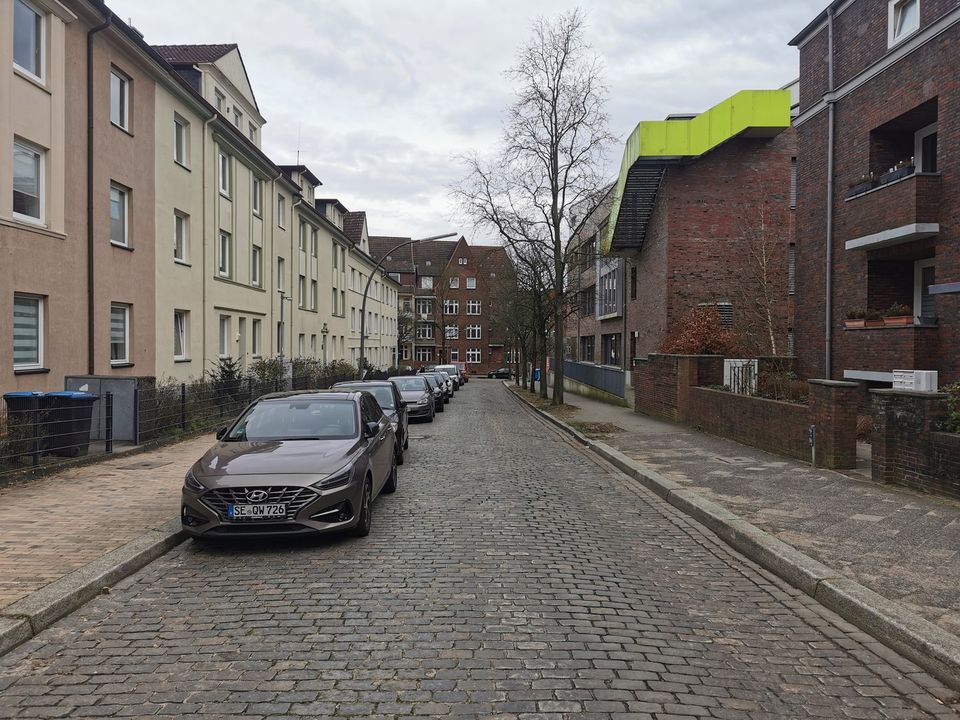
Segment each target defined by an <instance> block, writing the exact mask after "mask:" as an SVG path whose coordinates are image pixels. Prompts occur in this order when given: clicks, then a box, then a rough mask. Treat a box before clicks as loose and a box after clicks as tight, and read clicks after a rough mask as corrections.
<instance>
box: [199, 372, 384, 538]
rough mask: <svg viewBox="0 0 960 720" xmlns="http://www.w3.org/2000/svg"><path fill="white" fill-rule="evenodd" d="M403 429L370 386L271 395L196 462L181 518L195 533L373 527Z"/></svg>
mask: <svg viewBox="0 0 960 720" xmlns="http://www.w3.org/2000/svg"><path fill="white" fill-rule="evenodd" d="M396 445H397V439H396V436H395V435H394V432H393V427H392V426H391V424H390V421H389V420H388V419H387V417H386V416H385V415H384V414H383V412H382V411H381V410H380V406H379V405H378V404H377V401H376V400H375V399H374V397H373V395H371V394H369V393H367V392H349V393H347V392H315V391H308V392H294V393H281V394H276V395H265V396H264V397H262V398H260V399H259V400H257V401H256V402H254V403H252V404H251V405H250V406H249V407H248V408H247V409H246V410H245V411H244V412H243V413H242V414H241V415H240V417H239V418H237V420H236V421H234V423H233V424H232V425H229V426H227V427H226V428H223V429H222V430H221V431H220V432H218V433H217V443H216V445H214V446H213V447H212V448H210V449H209V450H208V451H207V452H206V453H205V454H204V456H203V457H202V458H200V460H198V461H197V462H196V463H194V465H193V467H192V468H190V471H189V472H188V473H187V475H186V478H185V479H184V487H183V493H182V508H181V513H180V517H181V521H182V523H183V529H184V530H185V531H186V532H187V533H188V534H189V535H192V536H193V537H198V538H217V537H230V536H233V537H236V536H263V535H299V534H310V533H327V532H337V531H342V530H351V531H352V532H353V534H354V535H358V536H363V535H367V534H368V533H369V532H370V523H371V506H372V504H373V501H374V499H375V498H376V497H377V495H379V494H380V493H381V492H384V493H391V492H394V491H395V490H396V488H397V465H396Z"/></svg>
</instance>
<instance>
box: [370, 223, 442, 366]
mask: <svg viewBox="0 0 960 720" xmlns="http://www.w3.org/2000/svg"><path fill="white" fill-rule="evenodd" d="M456 234H457V233H447V234H446V235H433V236H431V237H426V238H417V239H416V240H407V241H406V242H402V243H400V244H399V245H397V246H395V247H393V248H391V249H390V250H388V251H387V252H385V253H384V254H383V257H382V258H380V262H378V263H377V264H376V265H375V266H374V268H373V271H372V272H371V273H370V277H368V278H367V284H366V287H364V288H363V301H362V302H361V304H360V360H359V362H358V365H359V369H360V379H361V380H363V378H364V376H365V375H366V374H367V368H366V363H365V362H364V360H365V358H364V354H363V351H364V345H365V343H366V339H367V293H369V292H370V283H372V282H373V278H374V276H375V275H376V274H377V271H378V270H379V269H380V268H381V266H382V265H383V263H384V261H385V260H386V259H387V258H388V257H390V256H391V255H393V254H394V253H395V252H396V251H397V250H399V249H400V248H404V247H406V246H407V245H416V244H417V243H422V242H429V241H431V240H443V239H444V238H448V237H454V236H455V235H456Z"/></svg>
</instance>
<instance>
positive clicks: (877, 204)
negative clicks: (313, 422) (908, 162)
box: [836, 173, 941, 250]
mask: <svg viewBox="0 0 960 720" xmlns="http://www.w3.org/2000/svg"><path fill="white" fill-rule="evenodd" d="M940 186H941V177H940V175H939V174H937V173H913V174H910V175H906V176H905V177H902V178H899V179H896V180H893V181H892V182H888V183H886V184H882V185H878V186H876V187H868V186H864V190H863V192H861V193H859V194H856V195H853V196H851V197H848V198H847V199H846V201H845V203H844V205H843V207H842V208H841V209H840V211H839V212H838V213H837V218H836V227H837V233H838V236H839V237H841V238H842V239H843V240H844V242H845V245H846V249H847V250H875V249H878V248H883V247H889V246H891V245H899V244H901V243H906V242H911V241H913V240H919V239H922V238H925V237H931V236H933V235H936V234H937V233H938V232H940V225H939V218H940Z"/></svg>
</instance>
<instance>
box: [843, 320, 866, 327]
mask: <svg viewBox="0 0 960 720" xmlns="http://www.w3.org/2000/svg"><path fill="white" fill-rule="evenodd" d="M843 326H844V327H845V328H847V329H848V330H849V329H851V328H862V327H866V326H867V321H866V320H864V319H863V318H855V319H849V318H848V319H847V320H844V321H843Z"/></svg>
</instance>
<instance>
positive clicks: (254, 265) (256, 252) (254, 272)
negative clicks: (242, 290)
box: [250, 245, 263, 287]
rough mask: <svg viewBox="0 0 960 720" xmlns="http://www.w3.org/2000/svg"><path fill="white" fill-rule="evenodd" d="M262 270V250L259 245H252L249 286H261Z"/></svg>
mask: <svg viewBox="0 0 960 720" xmlns="http://www.w3.org/2000/svg"><path fill="white" fill-rule="evenodd" d="M262 269H263V250H262V249H261V248H260V246H259V245H254V246H253V247H251V248H250V284H251V285H256V286H257V287H261V286H262V285H263V279H262V277H261V276H262V274H263V272H262Z"/></svg>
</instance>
